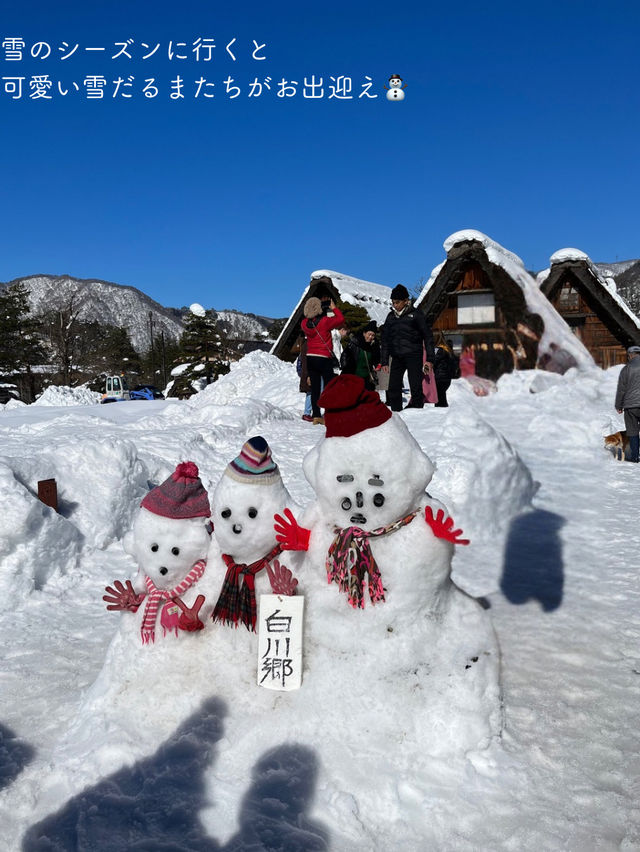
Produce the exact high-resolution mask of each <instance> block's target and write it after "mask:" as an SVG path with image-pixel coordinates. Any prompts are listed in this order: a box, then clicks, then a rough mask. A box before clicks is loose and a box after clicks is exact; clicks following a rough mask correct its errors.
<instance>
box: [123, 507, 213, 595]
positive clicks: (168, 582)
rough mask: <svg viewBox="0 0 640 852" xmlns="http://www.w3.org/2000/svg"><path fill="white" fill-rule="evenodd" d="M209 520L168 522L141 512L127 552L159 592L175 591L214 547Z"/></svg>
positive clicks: (125, 543) (126, 542)
mask: <svg viewBox="0 0 640 852" xmlns="http://www.w3.org/2000/svg"><path fill="white" fill-rule="evenodd" d="M210 540H211V539H210V535H209V532H208V528H207V519H206V518H178V519H176V518H164V517H162V516H160V515H156V514H155V513H154V512H150V511H148V510H147V509H142V508H141V509H140V511H139V512H138V515H137V517H136V519H135V521H134V523H133V529H132V530H131V532H129V533H128V534H127V535H126V536H125V540H124V546H125V550H127V552H128V553H130V554H131V555H132V556H133V557H134V559H135V560H136V562H137V563H138V565H139V567H140V568H141V569H142V571H143V572H144V573H145V574H146V575H147V577H149V579H150V580H152V582H153V584H154V585H155V586H156V587H157V588H158V589H172V588H174V586H177V585H178V583H180V582H181V581H182V580H183V579H184V578H185V577H186V575H187V574H188V573H189V571H190V570H191V568H192V567H193V565H194V564H195V563H196V562H197V561H198V560H199V559H206V557H207V552H208V550H209V545H210Z"/></svg>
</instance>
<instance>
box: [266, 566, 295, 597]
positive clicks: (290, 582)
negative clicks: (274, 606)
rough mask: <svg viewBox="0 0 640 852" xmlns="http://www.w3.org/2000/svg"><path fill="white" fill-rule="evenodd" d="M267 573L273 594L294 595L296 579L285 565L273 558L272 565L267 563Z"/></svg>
mask: <svg viewBox="0 0 640 852" xmlns="http://www.w3.org/2000/svg"><path fill="white" fill-rule="evenodd" d="M267 574H268V575H269V582H270V583H271V591H272V592H273V594H274V595H286V596H287V597H289V596H291V595H295V593H296V586H297V585H298V581H297V580H296V579H295V577H294V576H293V574H292V573H291V571H290V570H289V569H288V568H287V566H286V565H281V564H280V562H279V561H278V560H277V559H274V560H273V566H271V565H269V564H268V565H267Z"/></svg>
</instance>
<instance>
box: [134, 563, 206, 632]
mask: <svg viewBox="0 0 640 852" xmlns="http://www.w3.org/2000/svg"><path fill="white" fill-rule="evenodd" d="M206 567H207V560H206V559H199V560H198V561H197V562H196V563H195V565H194V566H193V568H192V569H191V571H189V573H188V574H187V576H186V577H185V578H184V580H182V582H181V583H178V585H177V586H176V587H175V589H158V588H157V587H156V586H155V585H154V582H153V580H152V579H151V578H150V577H145V578H144V582H145V583H146V586H147V591H148V593H149V596H148V598H147V604H146V606H145V608H144V617H143V619H142V628H141V633H142V644H143V645H146V644H149V643H151V642H154V641H155V638H156V617H157V615H158V607H159V605H160V601H170V600H172V599H173V598H178V597H180V595H183V594H184V593H185V592H186V591H187V589H188V588H190V587H191V586H193V584H194V583H197V582H198V580H199V579H200V577H202V575H203V574H204V569H205V568H206Z"/></svg>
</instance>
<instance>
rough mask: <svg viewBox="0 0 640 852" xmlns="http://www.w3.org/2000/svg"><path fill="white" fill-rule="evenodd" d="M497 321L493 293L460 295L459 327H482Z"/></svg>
mask: <svg viewBox="0 0 640 852" xmlns="http://www.w3.org/2000/svg"><path fill="white" fill-rule="evenodd" d="M495 321H496V304H495V298H494V295H493V293H473V292H471V293H458V325H481V324H486V323H493V322H495Z"/></svg>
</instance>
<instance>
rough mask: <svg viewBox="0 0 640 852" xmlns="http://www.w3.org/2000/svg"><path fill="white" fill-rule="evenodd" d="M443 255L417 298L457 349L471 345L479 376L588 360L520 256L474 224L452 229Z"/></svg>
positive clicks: (584, 364) (578, 364)
mask: <svg viewBox="0 0 640 852" xmlns="http://www.w3.org/2000/svg"><path fill="white" fill-rule="evenodd" d="M444 249H445V251H446V252H447V258H446V260H445V261H444V263H442V264H440V265H439V266H437V267H436V268H435V269H434V270H433V272H432V273H431V277H430V279H429V281H428V282H427V284H426V285H425V287H424V288H423V290H422V292H421V294H420V296H419V297H418V299H417V300H416V306H417V307H419V308H420V309H421V310H422V311H424V313H425V314H426V316H427V321H428V322H429V323H430V324H431V326H432V327H433V329H434V332H436V331H442V332H443V334H444V336H445V338H447V339H450V340H452V342H453V344H454V348H455V349H456V350H457V351H458V352H459V351H461V350H463V349H465V350H467V351H469V352H473V353H474V357H475V364H476V373H477V375H479V376H481V377H483V378H488V379H496V378H498V377H499V376H500V375H502V373H505V372H511V370H513V369H518V368H519V369H523V368H526V369H528V368H533V367H535V366H536V365H541V366H543V365H544V366H546V367H547V369H552V370H556V371H557V372H563V371H564V370H565V369H567V366H576V367H579V368H582V369H588V368H589V367H592V366H593V359H592V358H591V356H590V354H589V352H588V351H587V350H586V349H585V347H584V346H583V345H582V343H581V342H580V340H579V339H578V338H577V337H576V336H575V335H574V334H573V333H572V331H571V329H570V328H569V326H568V325H567V323H566V322H565V321H564V320H563V319H562V317H561V316H560V315H559V314H558V313H557V311H556V310H555V308H554V307H553V306H552V305H551V303H550V302H549V301H548V299H547V298H546V297H545V296H544V294H543V293H542V292H541V291H540V289H539V287H538V285H537V283H536V281H535V279H534V278H533V277H532V275H531V274H530V273H529V272H527V270H526V269H525V268H524V264H523V263H522V261H521V260H520V258H519V257H518V256H517V255H515V254H513V253H512V252H510V251H507V250H506V249H505V248H503V247H502V246H501V245H499V244H498V243H496V242H494V241H493V240H491V239H490V238H489V237H487V236H486V235H485V234H482V233H480V232H479V231H473V230H465V231H458V232H456V233H455V234H452V235H451V236H450V237H449V238H448V239H447V240H446V241H445V243H444Z"/></svg>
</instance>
